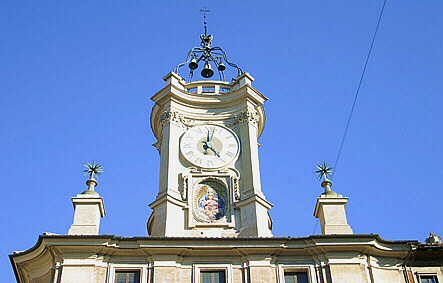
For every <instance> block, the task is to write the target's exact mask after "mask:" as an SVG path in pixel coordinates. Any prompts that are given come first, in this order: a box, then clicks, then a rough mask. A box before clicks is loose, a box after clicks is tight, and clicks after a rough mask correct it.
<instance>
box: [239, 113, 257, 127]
mask: <svg viewBox="0 0 443 283" xmlns="http://www.w3.org/2000/svg"><path fill="white" fill-rule="evenodd" d="M234 119H235V121H234V123H235V124H240V125H242V124H246V123H251V124H252V125H254V126H257V125H258V122H259V121H260V115H258V113H257V111H255V110H246V111H244V112H241V113H240V114H238V115H235V117H234Z"/></svg>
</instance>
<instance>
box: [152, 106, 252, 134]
mask: <svg viewBox="0 0 443 283" xmlns="http://www.w3.org/2000/svg"><path fill="white" fill-rule="evenodd" d="M159 119H160V124H161V126H162V127H165V126H166V125H167V124H169V123H171V122H172V123H175V124H178V125H181V126H183V128H185V129H188V128H190V127H193V126H198V125H202V124H213V125H220V126H226V127H229V128H232V127H234V126H236V125H242V124H245V123H251V124H253V125H255V126H257V125H258V123H259V121H260V115H258V113H257V111H255V110H247V111H243V112H241V113H239V114H237V115H235V116H234V117H233V118H228V119H225V120H221V121H207V120H206V121H200V122H197V121H196V120H195V119H191V118H187V117H185V115H184V114H182V113H180V112H178V111H175V110H170V111H164V112H163V113H162V114H161V115H160V116H159Z"/></svg>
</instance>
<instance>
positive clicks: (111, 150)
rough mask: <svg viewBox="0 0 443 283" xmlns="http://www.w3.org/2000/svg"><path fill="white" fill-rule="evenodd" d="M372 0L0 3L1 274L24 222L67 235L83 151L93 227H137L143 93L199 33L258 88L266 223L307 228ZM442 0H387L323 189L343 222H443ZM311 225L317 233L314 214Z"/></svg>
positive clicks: (142, 190)
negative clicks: (91, 182)
mask: <svg viewBox="0 0 443 283" xmlns="http://www.w3.org/2000/svg"><path fill="white" fill-rule="evenodd" d="M382 5H383V1H381V0H377V1H281V2H275V1H241V2H240V1H143V2H142V1H83V2H79V1H57V2H50V1H32V2H29V1H2V2H1V3H0V26H1V28H0V37H1V38H2V41H1V43H0V109H1V111H0V133H1V134H0V157H1V158H0V179H1V184H2V197H1V198H0V213H1V215H3V217H2V221H1V224H0V225H1V226H0V227H1V234H0V237H1V242H2V243H3V244H2V246H1V248H0V255H1V256H0V273H2V274H5V275H6V276H7V279H9V281H13V273H12V269H11V267H10V264H9V260H8V258H7V255H8V254H11V253H12V252H13V251H15V250H25V249H28V248H30V247H32V246H33V245H34V244H35V242H36V241H37V237H38V235H39V234H42V233H43V232H53V233H59V234H65V233H67V231H68V229H69V227H70V225H71V224H72V220H73V207H72V203H71V200H70V198H71V197H72V196H75V195H76V194H78V193H80V192H82V191H83V190H85V189H86V185H85V183H84V182H85V181H86V177H84V176H83V174H82V173H81V171H82V164H83V163H84V162H86V161H90V160H92V159H95V160H98V161H101V162H103V164H104V167H105V170H106V172H105V173H104V175H103V176H102V177H101V178H99V185H98V187H97V191H98V192H99V193H100V195H101V196H103V198H104V201H105V207H106V212H107V215H106V217H105V218H104V219H102V225H101V231H100V232H101V233H103V234H115V235H123V236H136V235H137V236H143V235H146V234H147V233H146V221H147V219H148V217H149V215H150V213H151V209H150V208H149V207H148V204H149V203H151V202H152V201H153V200H154V199H155V196H156V195H157V192H158V176H159V156H158V152H157V150H156V149H155V148H154V147H152V146H151V145H152V144H153V143H155V138H154V136H153V134H152V132H151V129H150V125H149V115H150V110H151V108H152V106H153V103H152V102H151V101H150V100H149V97H151V96H152V95H154V94H155V93H156V92H157V91H158V90H160V89H161V88H162V87H163V86H164V82H163V80H162V78H163V76H164V75H166V74H167V73H168V72H170V71H171V70H172V69H173V68H174V67H175V66H176V65H177V64H178V63H180V62H182V61H183V60H184V59H185V57H186V54H187V52H188V51H189V50H190V49H191V48H192V47H194V46H196V45H199V35H200V33H202V32H203V26H202V15H201V13H200V12H198V10H199V9H201V8H202V7H203V6H207V7H209V8H210V9H211V12H210V13H209V14H208V29H209V33H210V34H212V35H213V36H214V40H213V43H214V45H217V46H221V47H222V48H223V49H224V50H225V51H226V53H227V55H228V58H229V59H230V60H231V61H233V62H235V63H236V64H237V65H239V66H240V67H241V68H242V69H243V70H245V71H247V72H249V73H250V74H251V75H252V76H253V77H255V79H256V81H255V82H254V83H253V86H254V87H256V88H257V89H258V90H259V91H261V92H262V93H263V94H264V95H265V96H267V97H268V98H269V101H267V102H266V103H265V110H266V115H267V116H266V118H267V120H266V126H265V130H264V132H263V135H262V136H261V138H260V140H259V142H260V143H261V144H262V147H261V148H260V167H261V173H262V174H261V176H262V188H263V191H264V193H265V195H266V197H267V199H268V200H269V201H270V202H272V203H273V204H274V205H275V206H274V208H272V210H271V211H270V213H271V216H272V218H273V220H274V229H273V233H274V235H275V236H288V235H289V236H307V235H310V234H312V233H313V231H314V227H315V224H316V221H317V220H316V219H315V218H314V217H313V211H314V207H315V202H316V198H317V197H318V196H319V195H320V194H321V193H322V190H323V189H322V188H321V187H320V184H319V182H318V181H317V180H316V178H315V176H314V175H313V173H312V172H313V170H314V167H315V165H316V163H319V162H322V161H326V162H329V163H333V162H334V160H335V158H336V155H337V151H338V148H339V145H340V141H341V137H342V135H343V131H344V128H345V125H346V120H347V117H348V115H349V111H350V107H351V105H352V100H353V97H354V94H355V91H356V88H357V85H358V81H359V79H360V75H361V71H362V68H363V65H364V62H365V59H366V56H367V52H368V49H369V46H370V43H371V40H372V36H373V33H374V29H375V26H376V23H377V19H378V16H379V13H380V9H381V7H382ZM442 8H443V3H442V2H441V1H425V2H423V1H388V3H387V5H386V8H385V12H384V16H383V19H382V21H381V25H380V28H379V32H378V35H377V39H376V42H375V45H374V48H373V51H372V56H371V59H370V61H369V64H368V67H367V71H366V75H365V78H364V81H363V84H362V87H361V90H360V95H359V100H358V102H357V105H356V108H355V113H354V117H353V120H352V122H351V126H350V129H349V133H348V137H347V140H346V142H345V145H344V149H343V153H342V156H341V160H340V163H339V166H338V168H337V169H336V174H335V176H334V180H333V181H334V185H333V187H332V188H333V189H334V190H335V191H337V192H338V193H340V194H343V195H344V196H347V197H349V202H348V206H347V216H348V222H349V224H350V225H351V227H352V229H353V230H354V233H360V234H366V233H377V234H380V235H381V237H382V238H385V239H388V240H406V239H417V240H420V241H424V239H425V238H426V237H427V236H428V235H429V232H430V231H433V232H434V233H435V234H439V235H443V224H442V220H441V215H442V205H441V200H442V199H443V193H442V189H441V184H440V175H441V173H440V172H439V170H440V167H441V159H442V156H443V147H442V142H441V141H442V140H443V126H442V125H443V123H442V122H443V117H442V114H441V109H443V99H442V80H441V77H442V64H441V62H442V52H441V48H442V30H443V29H442V22H441V14H442V10H443V9H442ZM315 233H316V234H318V233H320V228H319V227H317V229H316V231H315Z"/></svg>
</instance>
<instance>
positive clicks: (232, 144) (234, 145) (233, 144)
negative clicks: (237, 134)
mask: <svg viewBox="0 0 443 283" xmlns="http://www.w3.org/2000/svg"><path fill="white" fill-rule="evenodd" d="M228 147H237V145H236V144H235V143H230V144H228Z"/></svg>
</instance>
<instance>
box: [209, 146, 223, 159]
mask: <svg viewBox="0 0 443 283" xmlns="http://www.w3.org/2000/svg"><path fill="white" fill-rule="evenodd" d="M209 149H211V150H212V151H213V152H214V154H215V156H217V157H219V158H221V157H220V154H218V152H217V151H215V149H213V148H212V147H210V148H209Z"/></svg>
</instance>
